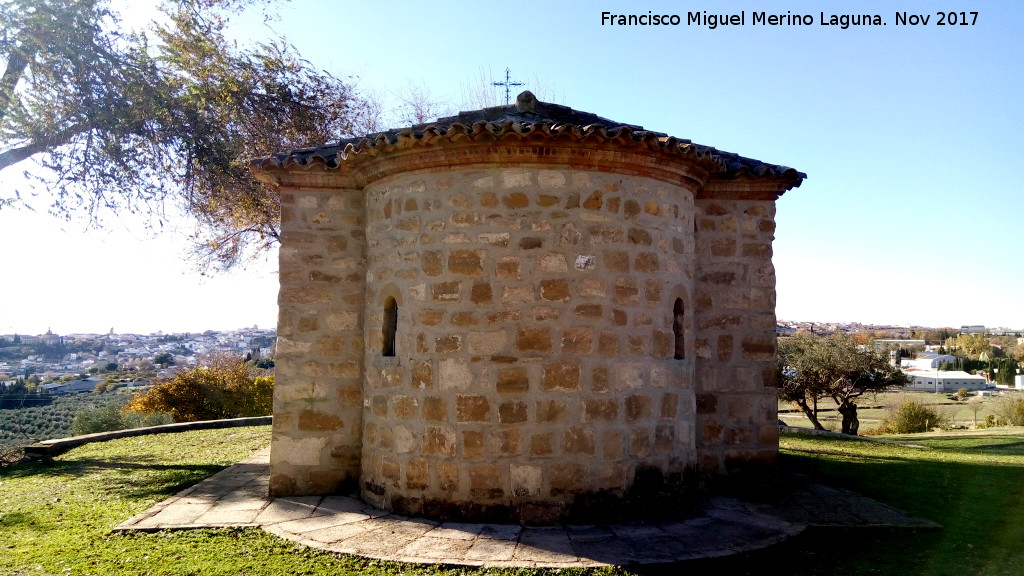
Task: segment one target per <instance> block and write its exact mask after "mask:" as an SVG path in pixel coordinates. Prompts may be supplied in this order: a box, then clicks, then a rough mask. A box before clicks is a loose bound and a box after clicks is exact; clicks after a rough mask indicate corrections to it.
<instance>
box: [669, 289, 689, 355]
mask: <svg viewBox="0 0 1024 576" xmlns="http://www.w3.org/2000/svg"><path fill="white" fill-rule="evenodd" d="M684 321H685V313H684V311H683V299H682V298H676V303H675V305H674V306H672V335H673V336H674V337H675V350H676V353H675V356H673V358H675V359H676V360H682V359H683V358H686V336H685V335H684V334H683V333H684V331H685V322H684Z"/></svg>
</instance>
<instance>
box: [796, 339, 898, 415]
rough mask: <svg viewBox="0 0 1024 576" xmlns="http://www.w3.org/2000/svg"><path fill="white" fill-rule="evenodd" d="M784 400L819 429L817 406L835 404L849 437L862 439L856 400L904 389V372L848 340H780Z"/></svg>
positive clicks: (882, 355) (885, 357)
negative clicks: (824, 401) (859, 434)
mask: <svg viewBox="0 0 1024 576" xmlns="http://www.w3.org/2000/svg"><path fill="white" fill-rule="evenodd" d="M778 366H779V388H778V394H779V399H781V400H784V401H787V402H791V403H793V404H794V405H796V406H797V407H799V408H800V410H801V411H802V412H803V413H804V414H805V415H806V416H807V418H808V419H809V420H810V421H811V424H812V425H813V426H814V428H815V429H818V430H824V426H822V425H821V422H820V421H819V420H818V413H817V402H818V401H819V400H822V399H831V400H832V401H833V402H834V403H835V405H836V409H837V410H838V411H839V413H840V414H841V415H842V417H843V426H842V431H843V433H844V434H854V435H856V434H857V431H858V429H859V427H860V420H859V419H858V418H857V405H856V403H855V400H856V399H857V398H859V397H861V396H863V395H864V394H868V393H875V392H883V391H886V390H889V389H892V388H898V387H902V386H905V385H906V383H907V378H906V376H905V375H904V374H903V372H902V371H901V370H900V369H899V368H897V367H895V366H893V365H891V364H890V363H889V357H888V354H886V353H885V352H883V351H880V350H878V349H876V348H875V347H873V346H860V345H858V344H857V343H856V342H855V341H854V340H853V339H852V338H850V337H848V336H832V337H827V338H825V337H819V336H814V335H810V334H802V335H797V336H794V337H791V338H783V339H780V340H779V353H778Z"/></svg>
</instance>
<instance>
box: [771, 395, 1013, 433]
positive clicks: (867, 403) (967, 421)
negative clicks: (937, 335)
mask: <svg viewBox="0 0 1024 576" xmlns="http://www.w3.org/2000/svg"><path fill="white" fill-rule="evenodd" d="M907 396H909V397H913V398H916V399H919V400H921V401H922V402H924V403H926V404H930V405H935V406H937V407H938V408H939V410H940V411H941V412H942V413H943V414H944V415H945V416H946V417H947V418H948V420H949V422H950V426H951V427H957V428H974V417H975V414H974V412H973V411H972V410H971V409H970V408H969V407H968V404H967V402H966V401H956V400H952V399H950V396H951V394H932V393H929V392H895V393H888V394H876V395H869V396H865V397H863V398H860V399H859V401H858V402H857V405H858V406H859V407H860V409H859V410H858V411H857V415H858V417H859V419H860V433H861V434H870V433H871V432H872V431H873V430H874V429H875V428H877V427H878V425H879V424H880V423H881V421H882V418H884V417H885V407H886V406H888V405H890V404H892V403H895V402H897V401H898V400H899V399H900V398H902V397H907ZM1013 397H1021V393H1019V392H1016V391H1005V392H1004V393H1003V394H1002V395H996V396H986V397H984V398H982V401H983V406H982V409H981V410H980V411H978V414H977V421H978V423H984V422H985V418H986V417H987V416H989V415H993V416H994V415H996V414H998V412H999V404H1000V403H1001V402H1003V401H1004V400H1005V399H1006V398H1013ZM818 409H819V416H818V419H819V420H820V421H821V424H822V426H824V427H825V429H827V430H832V431H836V432H838V431H839V430H840V428H841V426H840V424H841V421H842V417H841V416H840V415H839V413H838V412H836V411H835V403H834V402H832V400H829V399H825V400H822V401H821V402H819V404H818ZM779 419H780V420H782V421H783V422H785V423H786V424H788V425H790V426H797V427H801V428H810V427H811V422H810V420H808V419H807V417H806V416H804V415H803V414H802V413H801V412H800V411H799V410H798V409H796V408H795V407H793V406H792V405H790V404H788V403H786V402H779Z"/></svg>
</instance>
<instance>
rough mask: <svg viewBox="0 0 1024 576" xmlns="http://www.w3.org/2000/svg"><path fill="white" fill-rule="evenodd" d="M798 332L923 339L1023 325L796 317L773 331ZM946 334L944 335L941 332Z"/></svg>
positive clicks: (1003, 332) (1011, 332)
mask: <svg viewBox="0 0 1024 576" xmlns="http://www.w3.org/2000/svg"><path fill="white" fill-rule="evenodd" d="M798 332H808V333H812V334H818V335H829V334H857V333H863V332H868V333H872V334H873V336H874V337H876V338H912V339H924V340H944V339H946V338H948V337H949V336H956V335H957V334H985V335H988V336H1016V337H1022V336H1024V328H1016V329H1015V328H1005V327H999V328H991V327H986V326H982V325H974V324H972V325H963V326H959V327H952V326H946V327H929V326H896V325H890V324H861V323H859V322H806V321H795V320H779V321H778V323H777V325H776V334H777V335H779V336H785V335H789V334H796V333H798ZM941 334H945V335H944V336H940V335H941Z"/></svg>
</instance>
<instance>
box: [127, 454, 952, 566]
mask: <svg viewBox="0 0 1024 576" xmlns="http://www.w3.org/2000/svg"><path fill="white" fill-rule="evenodd" d="M268 461H269V449H266V450H262V451H260V452H257V453H256V454H255V455H253V456H252V457H250V458H248V459H246V460H243V461H242V462H239V463H238V464H236V465H234V466H231V467H229V468H227V469H225V470H223V471H221V472H220V473H218V474H216V475H214V476H211V477H210V478H207V479H206V480H204V481H202V482H200V483H199V484H196V485H195V486H193V487H191V488H188V489H186V490H184V491H182V492H180V493H179V494H177V495H176V496H174V497H172V498H169V499H167V500H165V501H163V502H160V503H159V504H157V505H156V506H153V507H152V508H150V509H149V510H147V511H145V512H143V513H142V514H138V515H136V516H134V517H132V518H130V519H128V520H126V521H125V522H124V523H122V524H121V525H119V526H118V527H117V528H115V530H141V531H155V530H164V529H183V528H200V527H202V528H209V527H228V526H258V527H260V528H263V529H264V530H266V531H268V532H270V533H272V534H276V535H278V536H280V537H282V538H287V539H289V540H292V541H295V542H298V543H300V544H304V545H306V546H310V547H314V548H321V549H324V550H330V551H332V552H339V553H346V554H358V555H361V556H366V557H370V558H377V559H381V560H395V561H400V562H416V563H428V564H461V565H469V566H495V567H497V566H524V567H528V566H535V567H586V566H604V565H628V564H653V563H664V562H678V561H682V560H692V559H697V558H712V557H717V556H725V555H728V554H735V553H737V552H744V551H748V550H755V549H758V548H763V547H766V546H770V545H772V544H776V543H778V542H781V541H783V540H785V539H786V538H789V537H790V536H793V535H795V534H797V533H799V532H801V531H802V530H804V529H805V528H806V527H808V526H889V527H907V528H937V525H936V524H934V523H932V522H929V521H927V520H920V519H916V518H912V517H909V516H907V515H906V514H904V513H903V512H900V511H899V510H896V509H894V508H891V507H889V506H886V505H884V504H881V503H879V502H876V501H874V500H870V499H868V498H864V497H862V496H859V495H857V494H853V493H852V492H848V491H845V490H837V489H834V488H829V487H825V486H821V485H818V484H814V483H811V482H809V481H807V480H806V479H802V480H801V479H797V480H796V481H797V482H798V483H799V484H800V485H799V487H798V488H797V489H796V490H794V491H793V492H792V494H791V496H789V497H788V498H787V501H785V502H776V503H772V504H756V503H750V502H744V501H741V500H737V499H734V498H712V499H709V500H708V501H707V502H705V503H704V504H703V506H702V507H701V509H700V510H699V511H698V512H696V513H695V514H694V515H693V516H691V517H689V518H687V519H685V520H680V521H673V522H662V523H655V524H643V523H632V524H616V525H603V526H602V525H594V526H552V527H529V526H517V525H506V524H464V523H453V522H435V521H432V520H425V519H418V518H407V517H403V516H396V515H393V514H390V513H388V512H386V511H384V510H380V509H377V508H373V507H371V506H369V505H367V504H365V503H364V502H362V501H361V500H359V499H357V498H352V497H347V496H307V497H294V498H269V497H267V482H268V479H269V463H268Z"/></svg>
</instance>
